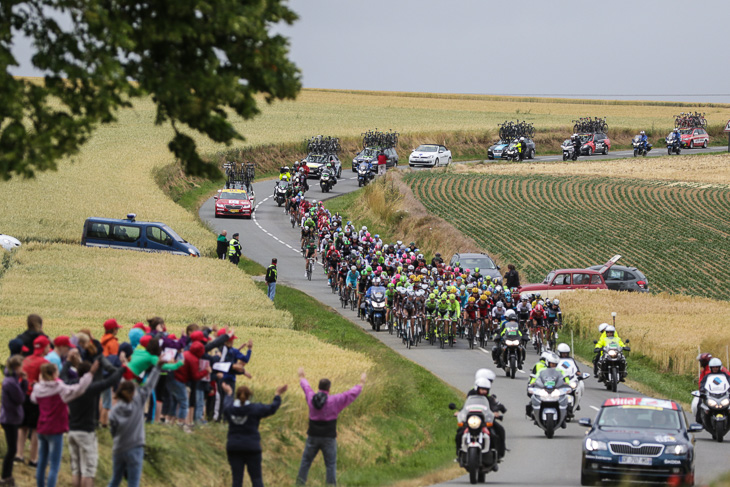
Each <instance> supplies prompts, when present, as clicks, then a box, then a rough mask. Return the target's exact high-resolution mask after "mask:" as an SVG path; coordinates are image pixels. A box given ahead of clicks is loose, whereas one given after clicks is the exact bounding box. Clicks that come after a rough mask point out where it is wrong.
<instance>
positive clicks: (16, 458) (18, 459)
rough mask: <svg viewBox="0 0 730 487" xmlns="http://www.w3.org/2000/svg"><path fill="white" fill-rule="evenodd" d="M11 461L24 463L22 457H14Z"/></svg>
mask: <svg viewBox="0 0 730 487" xmlns="http://www.w3.org/2000/svg"><path fill="white" fill-rule="evenodd" d="M13 462H15V463H25V460H24V459H22V458H18V457H15V458H13Z"/></svg>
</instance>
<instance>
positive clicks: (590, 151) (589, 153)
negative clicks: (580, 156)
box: [586, 147, 593, 157]
mask: <svg viewBox="0 0 730 487" xmlns="http://www.w3.org/2000/svg"><path fill="white" fill-rule="evenodd" d="M586 155H587V156H589V157H590V156H592V155H593V147H589V148H588V154H586Z"/></svg>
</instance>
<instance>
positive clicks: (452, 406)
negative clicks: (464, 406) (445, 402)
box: [449, 402, 456, 410]
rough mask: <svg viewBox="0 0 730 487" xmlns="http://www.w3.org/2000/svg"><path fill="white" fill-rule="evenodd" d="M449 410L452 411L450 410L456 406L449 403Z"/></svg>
mask: <svg viewBox="0 0 730 487" xmlns="http://www.w3.org/2000/svg"><path fill="white" fill-rule="evenodd" d="M449 409H452V410H453V409H456V404H454V403H453V402H450V403H449Z"/></svg>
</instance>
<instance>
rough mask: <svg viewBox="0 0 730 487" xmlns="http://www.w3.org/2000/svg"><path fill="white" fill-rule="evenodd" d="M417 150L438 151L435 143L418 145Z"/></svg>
mask: <svg viewBox="0 0 730 487" xmlns="http://www.w3.org/2000/svg"><path fill="white" fill-rule="evenodd" d="M416 150H417V151H418V152H438V150H439V146H437V145H419V146H418V149H416Z"/></svg>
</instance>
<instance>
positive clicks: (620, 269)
mask: <svg viewBox="0 0 730 487" xmlns="http://www.w3.org/2000/svg"><path fill="white" fill-rule="evenodd" d="M602 267H603V266H602V265H594V266H591V267H589V269H593V270H600V269H601V268H602ZM603 280H605V281H606V285H607V286H608V289H613V290H614V291H636V292H641V293H648V292H649V281H648V280H647V279H646V276H645V275H644V273H643V272H641V271H640V270H639V269H637V268H636V267H626V266H622V265H613V266H611V267H610V268H609V269H608V270H607V271H606V272H604V273H603Z"/></svg>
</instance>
